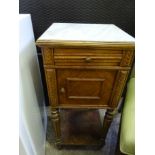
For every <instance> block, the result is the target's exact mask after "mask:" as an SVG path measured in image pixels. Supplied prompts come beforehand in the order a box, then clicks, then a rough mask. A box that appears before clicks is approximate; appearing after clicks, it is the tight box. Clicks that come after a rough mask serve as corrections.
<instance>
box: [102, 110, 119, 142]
mask: <svg viewBox="0 0 155 155" xmlns="http://www.w3.org/2000/svg"><path fill="white" fill-rule="evenodd" d="M115 113H116V110H115V109H110V110H107V111H106V113H105V117H104V120H103V127H102V138H101V141H102V143H103V145H104V144H105V139H106V136H107V133H108V130H109V128H110V125H111V122H112V120H113V117H114V115H115Z"/></svg>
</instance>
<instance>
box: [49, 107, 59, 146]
mask: <svg viewBox="0 0 155 155" xmlns="http://www.w3.org/2000/svg"><path fill="white" fill-rule="evenodd" d="M51 115H52V124H53V128H54V133H55V145H56V146H57V147H58V148H59V147H60V144H61V130H60V115H59V110H58V109H52V110H51Z"/></svg>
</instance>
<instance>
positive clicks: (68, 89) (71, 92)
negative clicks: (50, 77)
mask: <svg viewBox="0 0 155 155" xmlns="http://www.w3.org/2000/svg"><path fill="white" fill-rule="evenodd" d="M56 74H57V87H58V98H59V104H60V105H72V106H74V105H75V106H77V105H78V106H83V105H90V106H91V105H94V106H95V105H96V106H97V105H103V106H105V107H108V101H109V99H110V96H111V93H112V90H113V85H114V81H115V78H116V74H117V70H93V69H88V70H85V69H70V70H67V69H57V71H56Z"/></svg>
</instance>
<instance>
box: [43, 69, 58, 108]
mask: <svg viewBox="0 0 155 155" xmlns="http://www.w3.org/2000/svg"><path fill="white" fill-rule="evenodd" d="M45 76H46V82H47V89H48V96H49V101H50V105H51V106H52V107H55V106H57V105H58V97H57V82H56V73H55V69H45Z"/></svg>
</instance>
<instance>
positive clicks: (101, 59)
mask: <svg viewBox="0 0 155 155" xmlns="http://www.w3.org/2000/svg"><path fill="white" fill-rule="evenodd" d="M122 56H123V52H122V51H121V50H120V51H119V50H101V49H63V48H60V49H59V48H57V49H54V63H55V65H56V66H65V65H66V66H68V65H69V66H120V63H121V60H122Z"/></svg>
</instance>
